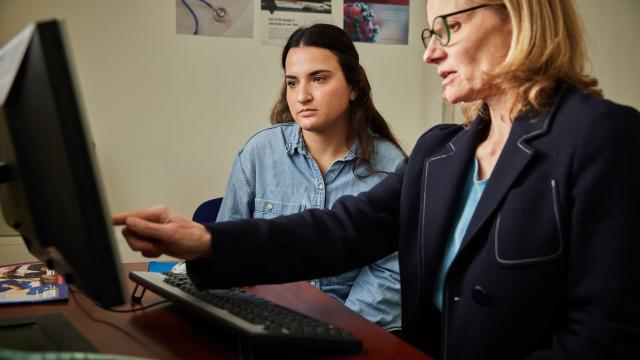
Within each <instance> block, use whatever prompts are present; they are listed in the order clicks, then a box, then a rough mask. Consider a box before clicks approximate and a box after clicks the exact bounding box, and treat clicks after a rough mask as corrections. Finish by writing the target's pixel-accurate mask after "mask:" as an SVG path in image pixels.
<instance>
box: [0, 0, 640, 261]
mask: <svg viewBox="0 0 640 360" xmlns="http://www.w3.org/2000/svg"><path fill="white" fill-rule="evenodd" d="M218 1H219V2H220V3H224V1H234V0H218ZM333 3H334V7H335V8H336V9H338V10H339V9H340V6H338V5H339V3H341V2H338V1H335V0H334V2H333ZM576 3H577V5H578V8H579V10H580V12H581V13H582V14H583V16H584V19H585V24H586V27H587V30H588V35H589V46H590V50H591V54H592V60H593V61H592V62H593V69H594V72H595V74H596V75H597V76H598V77H599V78H600V79H601V83H602V86H603V88H604V89H605V94H606V95H607V96H608V97H609V98H611V99H614V100H615V101H618V102H621V103H624V104H630V105H633V106H635V107H637V108H640V96H639V95H640V85H639V83H640V81H639V80H640V79H639V75H638V74H639V72H638V71H637V69H636V67H637V64H640V47H638V37H637V36H638V34H640V1H637V0H613V1H607V2H605V1H601V0H577V1H576ZM424 4H425V0H417V1H416V0H413V1H411V5H410V6H411V23H410V39H409V41H410V45H409V46H396V45H380V46H376V45H369V44H358V45H357V46H358V50H359V51H360V54H361V57H362V62H363V64H364V66H365V68H366V69H367V71H368V73H369V76H370V80H371V83H372V87H373V89H374V99H375V101H376V104H377V106H378V107H379V109H380V111H381V112H382V113H383V114H384V115H385V116H386V117H387V119H388V120H389V122H390V123H391V125H392V126H393V128H394V130H395V131H396V133H397V134H398V135H399V138H400V139H401V141H402V143H403V144H404V145H405V149H406V150H410V149H411V147H412V145H413V143H414V141H415V140H416V139H417V137H418V136H419V135H420V134H421V133H422V132H423V131H424V130H426V129H427V128H429V127H430V126H432V125H434V124H436V123H438V122H439V121H440V118H441V106H440V102H439V100H438V93H439V81H438V79H437V78H436V76H435V75H434V69H433V68H431V67H430V66H426V65H424V64H422V63H421V60H420V57H421V52H422V45H421V43H420V39H419V34H420V31H421V30H422V28H424V26H425V20H424ZM258 8H259V1H258V0H256V2H255V15H256V17H255V22H256V23H258V19H259V18H258V17H257V15H258ZM51 17H60V18H64V19H65V21H66V24H67V29H68V32H69V33H68V35H69V40H70V45H71V51H72V55H73V58H74V61H75V65H76V70H77V75H78V79H79V86H80V90H81V92H82V94H83V97H84V104H85V108H86V113H87V116H88V121H89V124H90V126H91V128H92V131H93V137H94V140H95V142H96V145H97V152H98V160H99V165H100V168H101V170H102V175H103V178H104V185H105V191H106V195H107V199H108V202H109V205H110V208H111V210H112V211H113V212H119V211H124V210H127V209H132V208H138V207H143V206H148V205H151V204H155V203H165V204H168V205H169V206H170V207H172V208H173V209H174V210H175V211H177V212H179V213H182V214H186V215H189V214H191V213H192V211H193V209H195V207H196V206H197V205H198V204H199V203H200V202H201V201H203V200H204V199H207V198H211V197H215V196H220V195H221V194H222V193H223V192H224V186H225V183H226V177H227V174H228V171H229V169H230V167H231V163H232V161H233V159H234V156H235V153H236V151H237V150H238V149H239V148H240V147H241V146H242V144H243V143H244V141H245V140H246V139H247V138H248V137H249V136H250V135H251V134H252V133H253V132H255V131H257V130H259V129H261V128H264V127H265V126H267V125H268V122H267V115H268V113H269V110H270V108H271V105H272V104H273V101H274V100H275V97H276V94H277V91H278V88H279V84H280V81H281V75H282V74H281V69H280V68H279V54H280V49H279V48H277V47H271V46H263V45H261V44H260V41H259V39H260V28H259V27H258V26H256V27H255V30H254V39H228V38H215V37H200V36H197V37H196V36H184V35H181V36H178V35H176V34H175V1H174V0H106V1H105V0H0V43H4V42H6V41H7V40H8V39H9V38H10V37H11V36H12V35H13V34H15V33H16V32H18V31H19V30H20V29H21V28H23V27H24V26H25V24H26V23H27V22H29V21H33V20H39V19H47V18H51ZM340 17H341V11H337V13H336V14H335V15H334V21H335V22H336V23H337V24H339V23H340ZM118 240H119V245H120V249H121V253H122V256H123V259H124V260H126V261H133V260H136V259H140V258H139V257H138V256H137V255H135V254H133V253H132V252H131V251H129V250H128V249H127V247H126V245H125V244H124V243H123V240H122V238H121V237H120V236H119V235H118ZM27 259H29V255H28V254H27V253H26V251H25V250H24V247H23V246H22V245H21V242H20V241H19V239H16V238H13V237H0V264H1V263H10V262H14V261H20V260H27Z"/></svg>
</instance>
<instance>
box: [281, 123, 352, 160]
mask: <svg viewBox="0 0 640 360" xmlns="http://www.w3.org/2000/svg"><path fill="white" fill-rule="evenodd" d="M358 144H359V142H358V140H357V139H356V141H355V142H354V144H353V145H351V147H350V148H349V151H348V152H347V153H346V154H345V156H344V157H343V158H342V159H340V160H342V161H350V160H352V159H354V158H355V157H356V154H357V153H358V149H359V146H358ZM285 147H286V149H287V154H289V155H293V153H294V152H295V151H296V150H297V151H298V153H300V154H302V155H309V151H308V150H307V146H306V145H305V144H304V138H303V137H302V129H300V126H299V125H298V123H296V122H294V123H292V126H291V127H290V128H289V134H288V136H285Z"/></svg>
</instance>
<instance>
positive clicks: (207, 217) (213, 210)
mask: <svg viewBox="0 0 640 360" xmlns="http://www.w3.org/2000/svg"><path fill="white" fill-rule="evenodd" d="M220 205H222V198H221V197H219V198H215V199H211V200H207V201H205V202H203V203H202V204H200V206H198V208H197V209H196V211H195V212H194V213H193V217H192V218H191V219H192V220H193V221H195V222H198V223H201V224H202V223H207V222H214V221H216V218H217V217H218V212H219V211H220Z"/></svg>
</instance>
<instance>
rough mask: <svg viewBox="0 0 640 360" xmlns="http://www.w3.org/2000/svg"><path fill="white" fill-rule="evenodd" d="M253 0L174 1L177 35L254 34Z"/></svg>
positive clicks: (231, 35)
mask: <svg viewBox="0 0 640 360" xmlns="http://www.w3.org/2000/svg"><path fill="white" fill-rule="evenodd" d="M253 4H254V2H253V0H176V34H184V35H207V36H224V37H241V38H252V37H253V9H254V5H253Z"/></svg>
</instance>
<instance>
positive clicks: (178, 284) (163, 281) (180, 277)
mask: <svg viewBox="0 0 640 360" xmlns="http://www.w3.org/2000/svg"><path fill="white" fill-rule="evenodd" d="M129 278H131V280H133V281H134V282H136V283H138V284H140V285H141V286H142V287H144V288H146V289H149V290H151V291H153V292H154V293H156V294H158V295H160V296H162V297H164V298H166V299H167V300H170V301H173V302H176V303H180V304H182V305H185V306H186V307H188V308H189V309H190V310H193V311H195V312H197V313H198V314H201V315H204V316H205V317H206V318H207V319H208V320H210V321H211V322H213V323H214V324H215V325H217V326H218V327H220V328H223V329H226V330H228V331H230V332H232V333H234V334H235V335H237V336H238V337H239V338H240V339H241V340H242V341H245V342H247V343H248V344H250V345H251V346H255V347H257V348H269V349H274V348H275V349H277V348H282V349H283V350H291V349H296V348H299V349H304V350H305V351H309V350H317V351H323V352H350V353H351V352H358V351H360V350H361V349H362V342H361V341H360V340H358V339H356V338H355V337H353V335H352V334H351V333H350V332H348V331H346V330H343V329H340V328H338V327H335V326H333V325H331V324H328V323H325V322H323V321H320V320H318V319H314V318H312V317H309V316H307V315H304V314H301V313H299V312H297V311H294V310H291V309H288V308H285V307H283V306H280V305H277V304H274V303H272V302H270V301H269V300H266V299H264V298H261V297H259V296H256V295H253V294H249V293H246V292H244V291H242V290H239V289H211V290H205V291H200V290H198V289H196V287H195V286H194V285H193V284H192V283H191V281H190V280H189V277H188V276H187V275H186V274H175V273H156V272H143V271H132V272H130V273H129Z"/></svg>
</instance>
